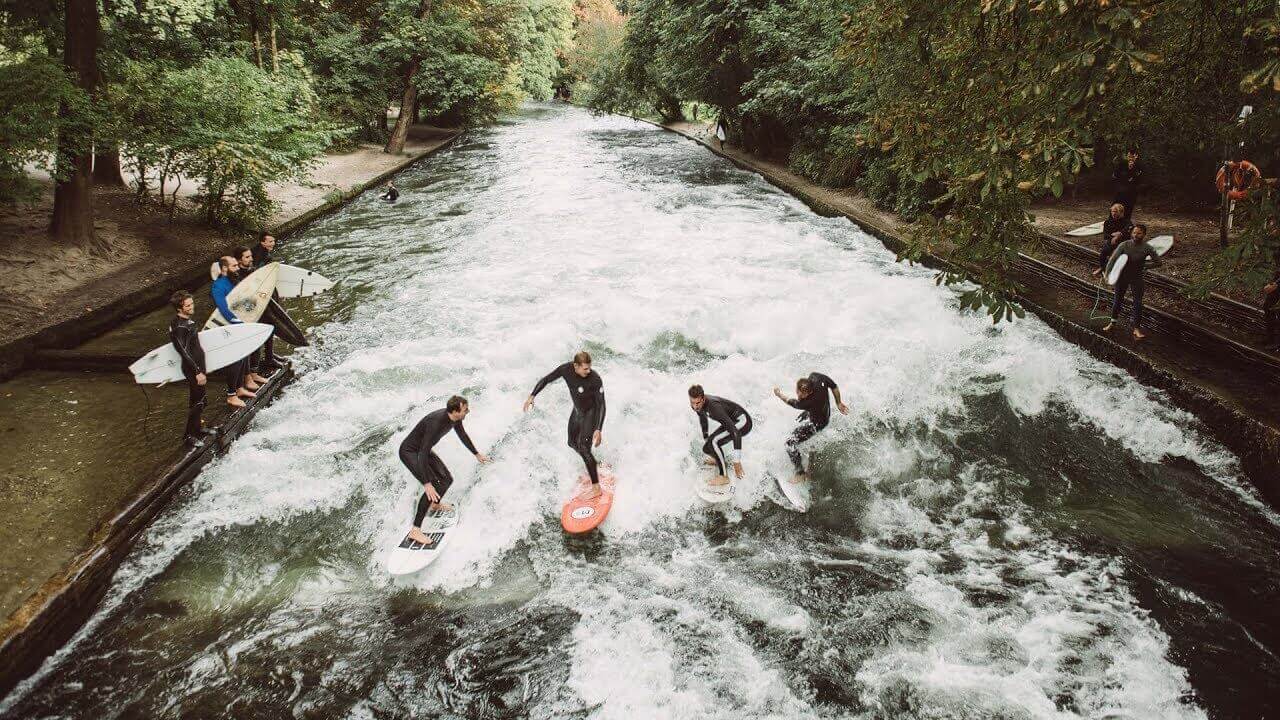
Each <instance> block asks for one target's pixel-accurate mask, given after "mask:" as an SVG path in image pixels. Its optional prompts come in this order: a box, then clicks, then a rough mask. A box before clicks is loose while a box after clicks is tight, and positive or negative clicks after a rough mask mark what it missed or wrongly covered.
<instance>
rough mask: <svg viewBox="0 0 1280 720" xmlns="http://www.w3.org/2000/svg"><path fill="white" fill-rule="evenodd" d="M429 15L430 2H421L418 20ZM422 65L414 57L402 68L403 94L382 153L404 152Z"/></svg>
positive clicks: (415, 56)
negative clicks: (416, 80)
mask: <svg viewBox="0 0 1280 720" xmlns="http://www.w3.org/2000/svg"><path fill="white" fill-rule="evenodd" d="M430 15H431V0H422V4H420V5H419V6H418V17H419V19H422V20H426V19H427V18H428V17H430ZM421 63H422V58H420V57H419V56H417V55H414V56H413V57H412V58H410V59H409V62H408V63H406V64H405V68H404V94H403V95H401V96H400V115H399V116H398V117H397V118H396V126H395V128H394V129H392V130H391V137H390V138H389V139H388V140H387V146H386V147H385V148H383V149H382V151H383V152H386V153H391V154H393V155H397V154H399V153H402V152H404V142H405V140H407V139H408V138H409V122H410V121H411V120H413V108H414V106H416V105H417V104H418V88H416V87H414V85H413V79H414V78H415V77H416V76H417V75H418V65H420V64H421Z"/></svg>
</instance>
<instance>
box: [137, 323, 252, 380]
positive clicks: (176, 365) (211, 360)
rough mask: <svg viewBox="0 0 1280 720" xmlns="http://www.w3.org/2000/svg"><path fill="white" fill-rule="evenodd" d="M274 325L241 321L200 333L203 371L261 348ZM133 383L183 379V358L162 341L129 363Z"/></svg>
mask: <svg viewBox="0 0 1280 720" xmlns="http://www.w3.org/2000/svg"><path fill="white" fill-rule="evenodd" d="M272 330H273V328H272V327H271V326H270V325H267V324H266V323H242V324H239V325H227V326H225V327H219V328H213V329H212V330H205V331H203V332H201V333H200V335H199V338H200V347H201V348H203V349H204V364H205V372H213V371H214V370H217V369H219V368H224V367H226V366H228V365H230V364H231V363H233V362H235V361H237V360H239V359H240V358H242V357H245V356H246V355H248V354H249V353H251V352H253V351H254V350H257V349H258V348H260V347H262V343H264V342H266V341H267V338H268V337H271V332H272ZM129 372H131V373H133V379H134V382H137V383H138V384H140V385H146V384H149V383H162V384H163V383H168V382H178V381H179V380H183V379H184V376H183V374H182V358H181V357H180V356H179V355H178V350H177V348H175V347H174V346H173V344H172V343H165V344H164V345H161V346H160V347H158V348H156V349H155V350H152V351H151V352H149V353H147V354H146V355H143V356H142V357H141V358H138V360H137V362H135V363H133V364H132V365H130V366H129Z"/></svg>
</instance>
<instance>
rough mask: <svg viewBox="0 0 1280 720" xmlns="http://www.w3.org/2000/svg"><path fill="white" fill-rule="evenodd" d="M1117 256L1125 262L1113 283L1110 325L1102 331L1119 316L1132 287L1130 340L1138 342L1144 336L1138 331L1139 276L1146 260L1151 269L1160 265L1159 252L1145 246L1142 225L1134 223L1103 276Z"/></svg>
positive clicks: (1140, 322) (1140, 329)
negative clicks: (1131, 332)
mask: <svg viewBox="0 0 1280 720" xmlns="http://www.w3.org/2000/svg"><path fill="white" fill-rule="evenodd" d="M1121 256H1125V257H1126V258H1128V259H1127V260H1125V265H1124V269H1122V270H1121V271H1120V278H1119V279H1118V280H1117V281H1116V296H1115V300H1113V301H1112V303H1111V322H1109V323H1107V326H1106V327H1104V328H1102V331H1103V332H1107V331H1109V330H1111V328H1112V327H1113V326H1115V324H1116V318H1117V317H1119V316H1120V303H1122V302H1123V301H1124V295H1125V292H1126V291H1127V290H1128V289H1129V288H1133V339H1134V340H1141V339H1143V338H1145V337H1146V334H1145V333H1143V332H1142V291H1143V282H1142V273H1143V272H1144V271H1145V270H1146V266H1147V260H1151V264H1152V265H1155V266H1158V265H1159V264H1160V253H1158V252H1156V249H1155V248H1153V247H1151V246H1150V245H1148V244H1147V226H1146V225H1143V224H1142V223H1138V224H1137V225H1134V226H1133V237H1132V238H1131V239H1129V240H1125V241H1124V242H1122V243H1120V247H1118V248H1116V251H1115V253H1113V254H1112V255H1111V262H1109V263H1107V275H1110V274H1111V268H1112V266H1113V265H1115V264H1116V260H1118V259H1119V258H1120V257H1121Z"/></svg>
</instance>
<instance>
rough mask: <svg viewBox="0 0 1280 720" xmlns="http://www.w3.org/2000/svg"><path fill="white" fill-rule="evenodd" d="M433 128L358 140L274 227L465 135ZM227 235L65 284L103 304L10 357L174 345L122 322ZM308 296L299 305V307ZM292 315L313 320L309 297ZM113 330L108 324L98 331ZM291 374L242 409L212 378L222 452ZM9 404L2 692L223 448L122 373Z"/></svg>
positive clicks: (90, 604)
mask: <svg viewBox="0 0 1280 720" xmlns="http://www.w3.org/2000/svg"><path fill="white" fill-rule="evenodd" d="M426 135H427V136H426V137H423V134H416V137H417V139H415V141H414V142H413V143H411V144H410V145H409V146H407V150H408V151H407V152H406V154H404V155H396V156H390V155H385V154H381V152H380V150H377V149H375V148H362V149H361V150H358V151H356V152H354V153H347V154H344V155H341V156H334V157H332V158H330V159H328V160H327V161H326V162H327V167H328V168H329V172H327V173H321V172H317V174H316V176H315V178H314V180H315V181H314V182H313V183H312V184H311V185H309V186H307V187H292V188H290V189H289V190H288V192H287V194H286V195H287V199H286V200H285V201H284V202H282V204H281V210H280V211H279V212H278V213H277V215H276V217H275V218H273V223H272V227H273V230H274V231H275V232H276V233H277V234H278V235H280V236H281V237H285V236H287V235H288V234H289V233H290V232H292V231H295V230H297V229H299V228H300V227H302V226H303V225H305V224H306V223H307V222H309V221H311V220H313V219H315V218H317V217H319V216H321V215H323V214H325V213H327V212H329V211H331V210H333V209H335V208H337V207H339V206H340V205H342V204H344V203H345V202H346V201H347V200H350V199H352V198H354V197H356V196H357V195H359V194H360V193H362V192H364V191H365V190H367V189H369V188H370V187H372V186H374V185H376V184H378V183H380V182H382V181H383V180H384V179H385V178H386V177H388V176H390V175H392V174H394V173H396V172H399V171H400V170H403V169H404V168H406V167H408V166H409V165H411V164H413V163H414V162H416V161H418V160H419V159H421V158H423V157H426V156H427V155H430V154H432V153H434V152H436V151H438V150H439V149H441V148H443V147H445V146H447V145H448V144H449V143H450V142H451V141H452V140H453V139H454V138H455V137H456V133H452V132H450V133H447V134H439V133H436V132H433V131H431V130H428V131H427V133H426ZM135 241H136V242H140V243H145V242H146V239H145V238H142V239H137V238H135ZM230 242H233V240H232V239H229V238H224V237H222V236H220V235H218V234H216V233H211V234H205V235H200V236H198V237H194V238H189V239H187V240H185V241H184V244H183V245H182V247H180V248H174V249H172V252H164V253H160V254H158V255H157V256H154V257H150V258H148V259H145V260H139V261H137V262H135V263H131V264H130V265H129V266H127V267H125V268H123V269H122V270H120V271H118V272H115V273H111V274H108V275H105V276H102V277H99V278H97V279H94V280H92V281H91V282H89V283H88V284H87V285H85V286H81V287H76V288H72V289H70V290H63V291H61V294H62V296H65V295H66V294H68V293H70V294H72V295H75V296H77V297H93V298H100V301H99V300H95V301H94V302H93V304H92V305H89V309H88V310H85V309H84V308H83V307H82V306H79V305H71V306H60V305H58V304H57V303H56V302H55V303H54V304H53V305H52V306H50V307H49V308H47V309H45V310H42V312H41V314H40V319H41V323H40V324H39V326H38V327H34V328H33V327H30V326H29V327H28V330H29V331H28V333H27V335H26V336H24V337H19V338H18V339H17V340H16V342H15V340H14V339H12V336H10V341H9V344H8V347H9V348H10V353H11V356H12V354H13V353H14V352H15V351H14V349H13V348H14V346H15V344H16V345H18V349H17V352H18V353H20V354H21V360H22V361H23V362H28V363H29V360H30V358H31V357H32V355H31V351H32V350H34V349H35V348H36V347H39V346H40V345H39V343H40V341H41V340H44V341H48V340H49V339H50V338H52V339H53V340H55V341H57V342H58V343H59V346H60V347H63V346H70V345H76V344H77V343H79V342H83V341H85V340H88V339H89V338H90V337H94V336H99V335H100V336H99V337H96V339H94V340H93V341H92V342H89V343H87V345H85V346H84V349H85V350H91V351H95V352H110V353H113V354H117V355H132V356H135V357H136V356H140V355H142V354H143V353H145V352H146V351H147V350H150V349H151V348H152V347H154V346H156V345H157V344H160V343H162V342H164V329H163V325H164V322H165V321H166V318H167V312H166V311H164V310H157V311H156V312H154V313H151V314H149V315H144V316H142V317H140V318H138V319H137V320H135V321H133V322H130V323H127V324H122V319H124V318H128V317H132V316H136V315H139V314H141V313H145V312H146V311H148V310H151V309H153V308H156V307H157V306H159V305H161V304H163V303H164V301H165V298H166V296H167V294H168V293H169V292H171V290H172V288H174V287H180V286H186V287H189V288H191V289H193V290H194V289H196V288H198V287H200V286H202V285H204V284H207V282H208V270H207V268H208V263H209V258H210V257H211V255H212V254H213V253H215V252H216V251H217V250H218V249H221V248H223V247H224V246H225V245H226V244H227V243H230ZM285 248H287V240H286V241H284V242H282V251H281V252H282V253H284V254H287V249H285ZM203 297H204V296H201V298H202V299H203ZM307 302H309V301H294V302H293V304H292V305H291V311H294V308H297V307H298V305H297V303H304V304H305V303H307ZM294 312H295V319H297V320H299V322H301V323H303V324H304V326H305V324H306V314H305V307H303V308H302V309H301V311H300V312H299V311H294ZM104 329H110V332H107V333H105V334H102V330H104ZM33 346H34V347H33ZM288 375H289V373H288V372H287V371H281V373H278V374H277V376H276V377H273V378H272V385H271V386H270V388H269V391H268V392H267V393H265V394H264V396H263V398H262V401H260V402H256V403H254V404H253V405H252V406H251V407H250V408H247V409H246V410H243V411H240V412H236V413H231V412H229V408H228V407H227V406H226V405H225V404H224V403H221V402H219V401H217V400H216V398H217V397H218V391H217V388H218V385H217V382H216V380H215V381H213V382H211V387H212V388H213V391H212V392H211V393H210V397H211V401H210V406H209V408H208V409H207V410H206V412H205V418H206V423H207V424H208V425H209V426H211V427H217V428H219V431H220V435H219V442H218V446H219V449H223V448H225V447H226V445H227V444H229V443H230V442H231V440H232V439H234V438H235V437H236V436H237V435H238V434H239V432H240V431H242V430H243V428H244V426H245V425H246V424H247V423H248V421H249V419H250V418H251V417H252V416H253V414H254V413H255V412H256V411H257V410H258V408H260V407H262V406H263V405H265V404H266V402H267V401H269V400H270V398H271V397H272V396H273V395H274V394H275V393H276V392H277V391H278V390H279V389H280V388H281V387H282V386H283V385H284V384H285V382H286V381H287V378H288ZM0 402H2V406H0V410H2V412H0V512H3V513H4V514H5V516H6V517H9V518H11V519H13V520H12V522H9V523H6V524H5V525H4V526H3V528H0V542H2V543H3V544H4V546H5V547H8V548H10V549H11V550H12V551H11V552H10V553H8V554H6V555H5V557H4V558H3V559H0V587H3V592H2V593H0V612H2V615H0V616H3V617H6V618H7V620H6V621H5V623H4V624H3V626H0V656H3V657H4V662H3V663H0V694H3V693H4V692H7V690H8V689H9V688H11V687H12V686H13V684H14V683H15V682H17V681H18V679H20V678H21V677H22V676H25V675H26V674H29V673H30V672H31V671H32V670H33V669H34V668H35V667H36V666H37V665H38V663H39V661H40V660H41V659H42V658H43V657H44V656H46V655H47V654H48V653H49V652H51V651H53V650H56V648H57V647H59V646H60V645H61V644H62V642H64V641H65V640H66V639H68V638H69V637H70V636H71V634H72V633H73V632H74V631H75V629H76V628H78V627H79V625H80V624H81V623H83V622H84V620H85V619H87V618H88V616H89V615H90V614H91V613H92V611H93V609H94V607H95V606H96V603H97V601H98V599H99V598H100V597H101V593H102V592H104V591H105V589H106V587H107V583H108V582H109V580H110V578H111V576H112V573H113V572H114V570H115V567H116V566H117V565H118V564H119V562H120V561H121V560H123V558H124V557H125V555H126V554H127V553H128V550H129V548H130V547H131V546H132V543H133V541H134V539H135V538H136V537H137V535H138V533H140V532H141V531H142V530H143V529H145V527H146V526H147V525H148V524H149V523H150V521H151V519H152V518H154V517H155V515H156V514H158V513H159V512H160V511H161V510H162V509H163V508H164V507H165V505H166V503H167V501H168V500H169V499H170V498H171V497H172V496H173V495H174V494H175V493H176V492H178V490H179V488H180V487H181V486H183V485H184V484H185V483H187V482H189V481H190V479H191V478H192V477H194V475H195V474H196V473H198V471H199V469H200V467H202V466H203V464H204V463H205V462H208V460H209V459H210V458H211V457H212V451H213V450H212V448H210V449H209V450H207V451H203V452H199V453H192V452H188V451H185V450H184V449H182V446H181V438H180V437H179V435H180V434H181V433H180V430H181V428H180V425H181V418H182V415H183V411H184V408H185V405H186V394H185V392H184V391H183V390H182V388H165V389H161V390H156V389H144V390H140V389H139V386H137V385H135V384H134V383H133V382H132V378H131V377H129V376H128V375H127V374H121V373H119V372H115V373H113V372H73V371H53V370H42V369H35V370H30V371H28V372H23V373H21V374H19V375H17V377H14V378H12V379H10V380H7V381H5V382H3V383H0Z"/></svg>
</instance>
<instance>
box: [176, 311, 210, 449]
mask: <svg viewBox="0 0 1280 720" xmlns="http://www.w3.org/2000/svg"><path fill="white" fill-rule="evenodd" d="M199 334H200V333H199V330H197V329H196V324H195V323H194V322H192V321H191V318H184V317H182V316H181V315H174V316H173V320H170V321H169V342H170V343H172V344H173V347H174V349H176V350H177V351H178V357H179V358H181V359H182V374H183V376H184V377H186V378H187V393H188V398H187V426H186V429H185V430H184V431H183V435H184V436H186V437H188V438H193V437H198V436H199V435H200V415H201V414H202V413H203V412H204V406H205V394H204V386H203V385H201V384H200V383H198V382H196V375H198V374H200V373H203V372H204V371H205V364H204V348H202V347H200V337H199Z"/></svg>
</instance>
